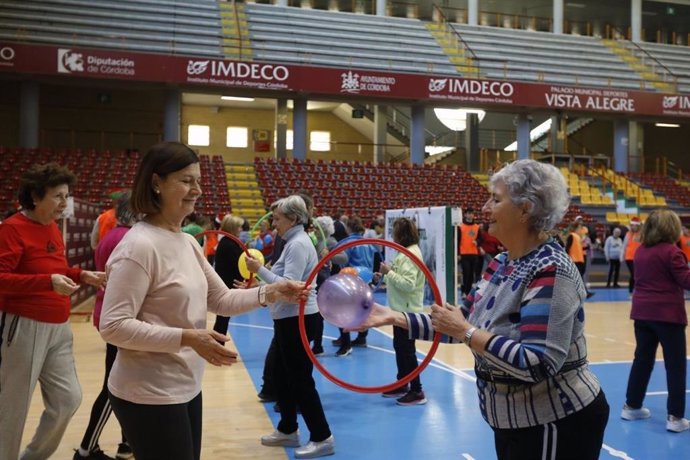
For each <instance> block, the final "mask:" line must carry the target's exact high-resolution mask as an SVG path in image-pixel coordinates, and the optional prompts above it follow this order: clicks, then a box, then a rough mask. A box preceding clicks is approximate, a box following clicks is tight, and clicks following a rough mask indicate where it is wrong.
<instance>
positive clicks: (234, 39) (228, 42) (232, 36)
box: [218, 1, 252, 61]
mask: <svg viewBox="0 0 690 460" xmlns="http://www.w3.org/2000/svg"><path fill="white" fill-rule="evenodd" d="M218 8H220V23H221V28H222V31H223V54H224V55H225V57H226V58H227V59H231V60H233V61H251V60H252V44H251V41H250V40H249V26H248V25H247V14H246V12H245V8H244V3H235V2H232V3H231V2H226V1H218Z"/></svg>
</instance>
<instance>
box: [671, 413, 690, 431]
mask: <svg viewBox="0 0 690 460" xmlns="http://www.w3.org/2000/svg"><path fill="white" fill-rule="evenodd" d="M689 428H690V422H688V419H685V418H678V417H674V416H673V415H669V416H668V418H667V419H666V430H667V431H673V432H674V433H680V432H682V431H685V430H687V429H689Z"/></svg>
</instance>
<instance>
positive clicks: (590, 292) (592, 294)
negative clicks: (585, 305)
mask: <svg viewBox="0 0 690 460" xmlns="http://www.w3.org/2000/svg"><path fill="white" fill-rule="evenodd" d="M594 294H595V293H594V292H592V291H587V298H588V299H591V298H592V297H594Z"/></svg>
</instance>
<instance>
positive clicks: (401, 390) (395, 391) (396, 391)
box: [381, 385, 410, 398]
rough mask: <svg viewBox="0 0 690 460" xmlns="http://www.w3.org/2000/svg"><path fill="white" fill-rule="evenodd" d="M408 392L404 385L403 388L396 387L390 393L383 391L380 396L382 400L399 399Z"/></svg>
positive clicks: (408, 387) (408, 389) (407, 386)
mask: <svg viewBox="0 0 690 460" xmlns="http://www.w3.org/2000/svg"><path fill="white" fill-rule="evenodd" d="M408 391H410V386H409V385H405V386H404V387H398V388H395V389H393V390H390V391H384V392H383V393H381V396H383V397H384V398H399V397H401V396H404V395H406V394H407V392H408Z"/></svg>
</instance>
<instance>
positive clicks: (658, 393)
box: [645, 390, 690, 396]
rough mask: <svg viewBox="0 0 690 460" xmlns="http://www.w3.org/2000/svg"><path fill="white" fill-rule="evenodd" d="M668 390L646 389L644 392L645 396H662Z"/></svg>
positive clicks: (688, 391) (689, 391) (687, 391)
mask: <svg viewBox="0 0 690 460" xmlns="http://www.w3.org/2000/svg"><path fill="white" fill-rule="evenodd" d="M685 392H686V393H690V390H685ZM667 394H668V391H648V392H647V393H645V395H647V396H663V395H667Z"/></svg>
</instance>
